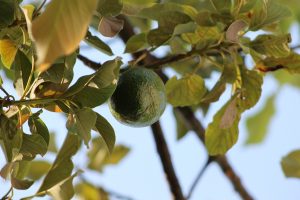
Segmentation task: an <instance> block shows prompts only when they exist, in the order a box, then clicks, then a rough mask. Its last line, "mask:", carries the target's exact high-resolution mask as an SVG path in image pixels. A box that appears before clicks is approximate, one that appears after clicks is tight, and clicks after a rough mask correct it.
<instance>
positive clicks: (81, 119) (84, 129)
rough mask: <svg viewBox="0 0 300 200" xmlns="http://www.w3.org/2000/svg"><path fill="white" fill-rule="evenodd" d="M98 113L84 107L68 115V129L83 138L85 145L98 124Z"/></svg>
mask: <svg viewBox="0 0 300 200" xmlns="http://www.w3.org/2000/svg"><path fill="white" fill-rule="evenodd" d="M96 119H97V115H96V113H95V112H94V111H93V110H92V109H90V108H82V109H79V110H75V111H74V112H71V113H70V114H69V116H68V121H67V125H66V126H67V129H68V130H69V131H70V132H71V133H75V134H77V135H79V136H80V137H81V138H83V140H84V143H85V145H86V146H87V147H88V146H89V145H88V143H89V141H90V139H91V130H92V128H93V127H94V126H95V124H96Z"/></svg>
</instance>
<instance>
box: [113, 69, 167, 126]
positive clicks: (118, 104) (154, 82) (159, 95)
mask: <svg viewBox="0 0 300 200" xmlns="http://www.w3.org/2000/svg"><path fill="white" fill-rule="evenodd" d="M109 106H110V111H111V112H112V114H113V116H114V117H115V118H116V119H117V120H118V121H119V122H121V123H123V124H125V125H129V126H134V127H144V126H149V125H151V124H153V123H154V122H156V121H157V120H158V119H159V118H160V116H161V115H162V113H163V112H164V110H165V107H166V92H165V86H164V83H163V82H162V80H161V79H160V77H159V76H158V75H157V74H156V73H155V72H153V71H152V70H149V69H145V68H141V67H139V68H132V69H129V70H127V71H126V72H124V73H123V74H122V75H121V76H120V78H119V81H118V84H117V88H116V90H115V92H114V94H113V95H112V97H111V98H110V101H109Z"/></svg>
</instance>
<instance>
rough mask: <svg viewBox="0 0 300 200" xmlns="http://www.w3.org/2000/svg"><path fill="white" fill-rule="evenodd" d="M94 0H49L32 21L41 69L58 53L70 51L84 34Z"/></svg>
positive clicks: (68, 52) (62, 54)
mask: <svg viewBox="0 0 300 200" xmlns="http://www.w3.org/2000/svg"><path fill="white" fill-rule="evenodd" d="M96 6H97V0H86V1H82V0H52V1H51V2H50V3H49V4H48V6H47V8H46V10H45V11H44V13H42V14H41V15H40V16H39V17H37V18H36V19H35V20H34V21H33V22H32V36H33V39H34V42H35V45H36V49H37V55H38V62H37V65H38V70H40V71H44V70H46V69H47V68H49V67H50V65H51V64H52V63H53V62H54V61H55V60H56V59H57V58H59V57H61V56H64V55H68V54H71V53H72V52H74V51H75V50H76V48H77V47H78V45H79V43H80V41H81V40H82V39H83V38H84V36H85V34H86V31H87V28H88V25H89V23H90V20H91V17H92V14H93V12H94V10H95V9H96Z"/></svg>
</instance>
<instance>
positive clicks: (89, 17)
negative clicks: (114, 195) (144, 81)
mask: <svg viewBox="0 0 300 200" xmlns="http://www.w3.org/2000/svg"><path fill="white" fill-rule="evenodd" d="M45 2H46V1H41V2H39V3H36V2H32V3H30V4H27V3H28V1H26V2H25V1H24V2H23V1H22V0H0V56H1V62H0V66H1V70H2V72H3V73H2V74H3V77H4V74H5V78H3V79H2V78H1V83H0V89H1V91H2V94H1V96H0V101H1V109H0V142H1V143H0V144H1V147H2V150H3V153H4V156H5V158H6V165H5V166H3V167H2V169H1V173H0V174H1V177H2V178H4V179H6V180H9V181H10V182H11V186H12V188H14V189H20V190H26V189H28V188H29V187H30V186H31V185H32V184H34V182H35V181H38V180H42V182H41V185H40V188H39V190H38V191H37V192H36V193H35V194H32V196H31V197H27V198H33V197H35V196H44V195H50V196H52V197H53V198H54V199H71V198H72V197H73V195H74V189H73V179H74V178H76V177H77V176H79V177H81V176H82V175H81V174H82V173H83V172H82V171H81V170H75V169H76V167H74V166H76V161H72V156H74V155H75V154H76V153H77V152H78V150H79V149H80V148H85V147H81V146H82V145H81V144H82V143H84V144H85V146H86V147H89V149H87V148H86V149H85V151H87V157H88V159H89V162H88V163H87V166H86V167H87V169H88V170H94V171H101V170H102V169H103V168H104V167H105V166H106V165H109V164H117V163H119V162H120V161H121V160H122V158H124V157H125V156H126V155H127V154H128V152H129V148H128V147H126V146H122V145H116V146H115V137H116V136H115V132H114V129H113V127H112V126H111V125H110V123H109V121H107V120H106V119H105V118H104V117H103V116H101V115H100V113H97V112H95V111H94V110H93V109H94V108H95V107H98V106H100V105H102V104H105V103H106V102H107V100H108V99H109V98H110V97H111V96H112V94H113V92H114V91H115V89H116V84H117V80H118V77H119V75H120V73H122V72H123V71H124V70H127V68H129V67H133V66H138V67H146V68H149V69H152V70H156V72H158V74H160V75H161V73H162V70H161V69H162V68H169V69H172V70H173V71H175V72H176V76H173V77H171V78H170V79H169V80H167V79H166V77H165V78H164V81H165V82H166V83H165V86H166V94H167V101H168V103H169V104H170V105H172V106H173V107H174V116H175V118H176V123H177V124H176V125H177V137H178V139H181V138H183V137H184V136H185V135H186V133H187V132H188V131H189V130H192V129H193V127H190V126H188V125H187V124H186V123H184V120H183V117H184V116H182V115H181V114H180V113H179V111H178V110H177V109H176V107H187V106H189V107H191V108H192V110H193V111H194V112H196V111H197V110H202V111H203V113H206V111H207V110H208V109H209V107H210V105H211V104H212V103H214V102H218V101H219V99H220V97H221V96H222V95H223V94H224V92H225V91H226V90H231V96H230V98H229V99H228V100H227V102H226V103H225V104H224V105H223V106H222V107H221V109H220V110H219V111H217V112H216V113H215V115H214V117H213V120H212V121H211V122H210V123H209V125H208V127H207V129H206V131H205V146H206V149H207V151H208V154H209V155H210V156H219V155H225V154H226V152H228V151H229V150H230V149H231V147H232V146H234V144H235V143H236V142H237V140H238V136H239V122H240V119H241V118H242V117H243V113H245V112H246V111H247V110H249V109H251V108H252V107H254V106H255V105H256V104H257V102H258V101H259V99H260V96H261V93H262V92H263V91H262V85H263V80H264V78H265V76H266V74H272V75H273V74H274V77H275V78H276V80H278V82H279V83H280V84H292V85H295V86H297V87H299V85H300V84H299V81H297V80H296V78H293V76H296V74H298V73H299V72H300V54H298V53H297V51H296V48H291V46H290V42H291V41H292V39H293V35H291V34H290V33H289V30H290V29H289V28H290V26H291V25H292V24H293V23H297V22H300V9H299V8H298V9H297V8H296V6H293V5H298V4H299V3H298V2H297V1H296V0H295V1H287V0H224V1H220V0H203V1H200V0H190V1H179V0H164V1H156V0H144V1H138V0H110V1H108V0H86V1H81V0H51V1H47V3H45ZM284 4H285V5H284ZM288 7H289V8H288ZM127 23H129V24H131V26H133V27H134V30H135V31H136V33H135V34H133V35H129V36H128V34H127V37H128V38H127V39H124V37H126V32H125V35H124V34H123V35H122V34H121V33H120V31H126V30H125V28H126V24H127ZM252 32H255V35H256V37H255V38H253V37H251V33H252ZM99 34H101V35H102V36H105V37H111V38H114V37H118V36H120V37H121V38H123V40H124V42H125V44H124V47H123V49H124V55H125V54H131V55H132V56H133V58H134V59H133V60H132V61H130V62H128V63H126V62H122V56H123V55H122V56H121V57H116V56H115V55H114V49H111V47H110V45H109V43H107V42H106V41H104V40H103V37H99ZM252 34H253V33H252ZM114 39H115V38H114ZM82 41H83V42H85V44H86V45H88V46H89V47H91V48H92V49H93V50H95V51H96V50H97V51H99V52H100V53H101V54H106V55H108V56H111V57H110V58H111V59H110V60H106V61H102V60H101V63H96V62H93V61H91V60H88V59H87V58H85V57H84V56H82V55H81V54H80V51H81V48H82V45H81V44H82V43H80V42H82ZM161 47H168V52H167V53H166V55H165V57H161V58H155V59H154V60H153V59H152V61H153V62H152V61H150V62H148V61H147V59H146V58H147V56H148V57H149V55H151V53H153V52H154V51H155V50H157V49H160V48H161ZM112 56H113V57H112ZM246 58H251V60H252V61H251V62H247V61H246ZM78 59H79V60H81V61H83V63H84V64H85V65H86V66H87V67H90V68H91V69H93V70H95V72H94V73H92V74H89V75H84V76H81V77H80V78H79V79H77V80H73V74H74V70H75V69H74V65H75V63H76V61H77V60H78ZM275 71H278V72H276V73H275ZM212 73H216V74H219V78H218V80H215V85H214V86H213V87H211V88H209V87H208V86H207V84H206V82H207V80H209V79H210V77H211V75H212ZM287 74H292V75H291V76H290V75H287ZM287 76H288V78H286V77H287ZM162 77H163V76H162ZM3 83H9V84H11V83H13V86H14V89H15V91H12V92H11V91H7V90H5V88H4V86H3ZM15 93H16V94H17V95H16V96H13V95H11V94H15ZM275 100H276V94H274V95H272V96H270V97H269V98H268V100H267V102H266V103H265V106H264V107H263V108H262V110H261V111H259V112H258V113H257V114H256V115H254V116H251V117H250V118H249V119H248V120H247V125H248V130H249V136H248V140H247V143H248V144H253V143H259V142H262V141H263V139H264V138H265V136H266V134H267V127H268V124H269V123H270V121H271V118H272V116H273V114H274V113H275V106H274V101H275ZM43 110H48V111H51V112H57V113H64V115H65V116H66V118H65V119H66V130H67V133H66V138H65V141H64V143H63V145H62V147H60V149H59V150H58V152H55V148H53V137H51V134H50V132H49V130H48V128H47V124H46V123H44V122H43V120H42V118H41V117H40V116H41V115H43ZM25 125H28V126H29V131H30V132H26V131H25V129H24V128H23V126H25ZM254 126H255V129H254V128H253V127H254ZM92 132H97V133H99V134H98V135H97V137H92V136H91V133H92ZM50 151H52V152H55V154H56V159H55V160H54V162H53V163H49V162H47V161H42V160H40V158H41V157H42V156H44V155H45V154H46V153H48V152H50ZM1 156H2V155H1ZM37 158H38V159H37ZM281 164H282V168H283V171H284V173H285V175H286V176H288V177H298V178H299V169H300V166H299V151H294V152H292V153H290V154H289V155H288V156H286V157H284V158H283V160H282V162H281ZM81 179H82V181H81V182H80V183H79V184H77V185H76V187H75V188H76V192H77V195H79V196H82V197H83V198H88V199H108V198H109V194H108V193H109V192H107V191H106V190H105V189H103V188H96V187H95V186H93V185H92V184H90V183H88V182H87V181H86V180H84V179H83V178H81ZM91 194H95V195H91ZM9 195H10V193H8V194H7V195H6V196H4V197H3V198H8V196H9Z"/></svg>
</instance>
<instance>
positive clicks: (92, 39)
mask: <svg viewBox="0 0 300 200" xmlns="http://www.w3.org/2000/svg"><path fill="white" fill-rule="evenodd" d="M84 41H85V42H86V43H87V44H88V45H89V46H91V47H94V48H95V49H97V50H99V51H101V52H102V53H105V54H107V55H109V56H112V55H113V52H112V50H111V48H110V47H109V46H108V45H107V44H105V43H104V42H103V41H102V40H101V39H100V38H98V37H96V36H93V35H92V34H91V32H89V31H88V32H87V34H86V36H85V38H84Z"/></svg>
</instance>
